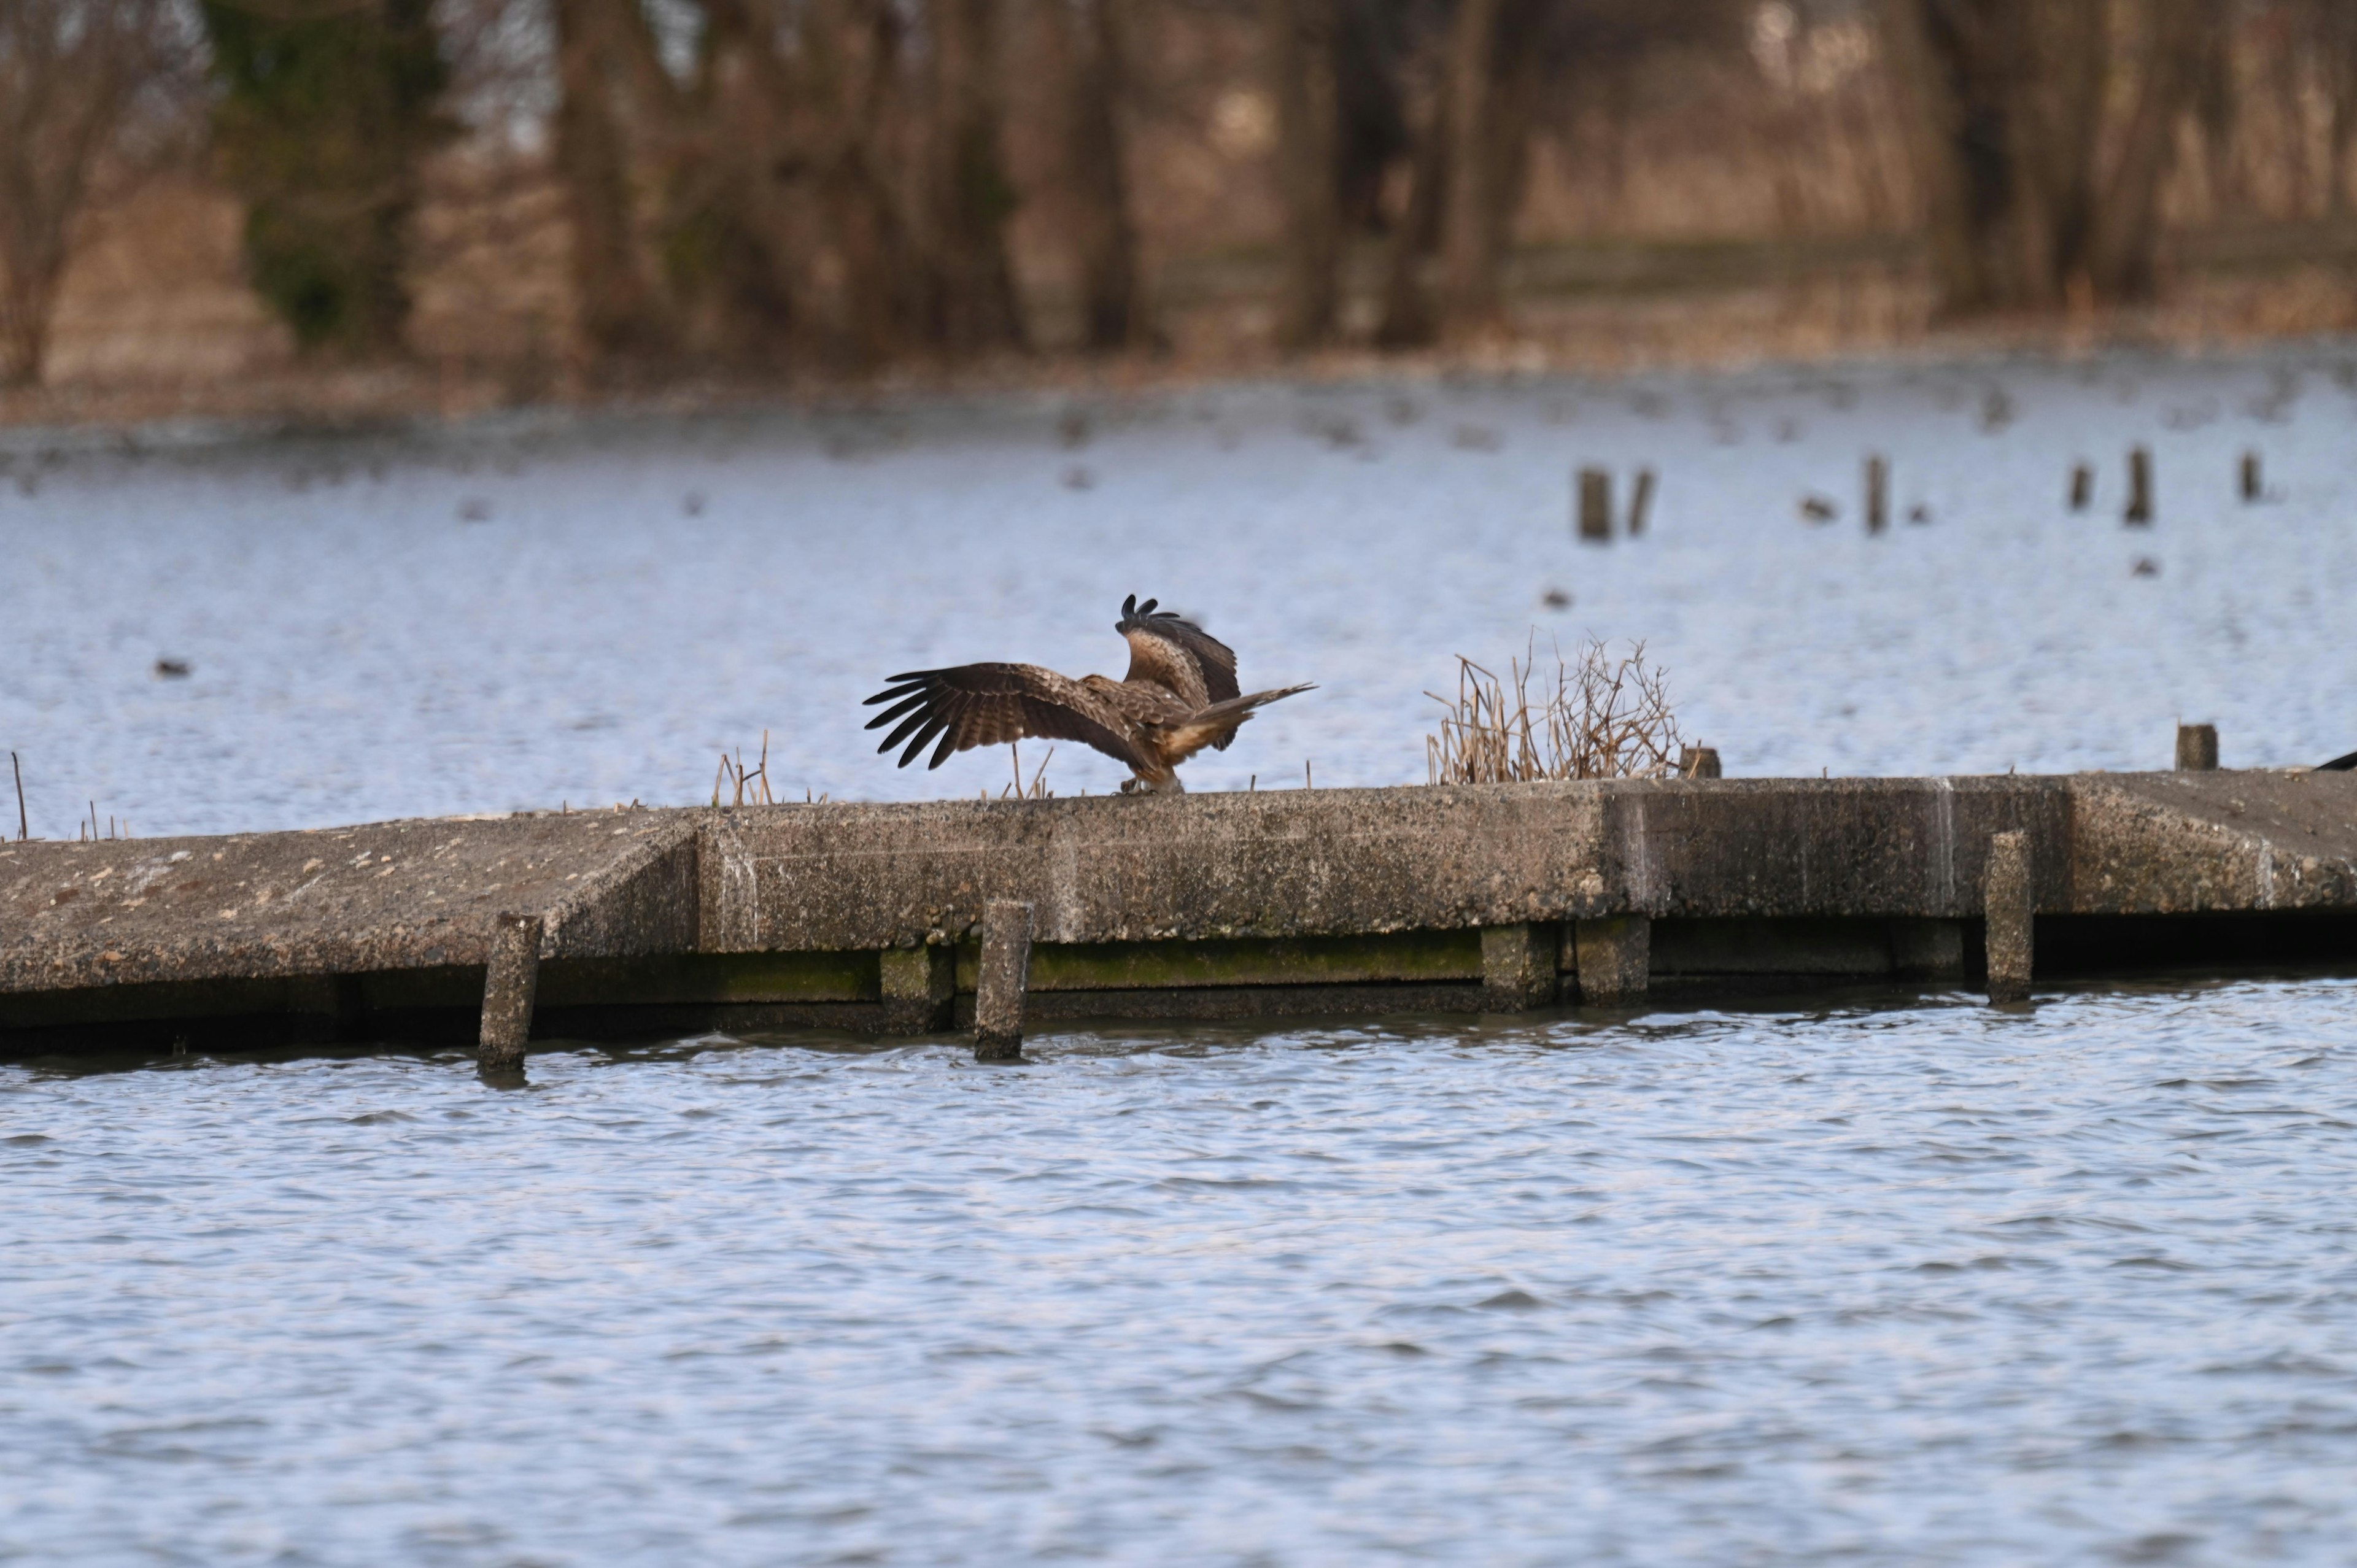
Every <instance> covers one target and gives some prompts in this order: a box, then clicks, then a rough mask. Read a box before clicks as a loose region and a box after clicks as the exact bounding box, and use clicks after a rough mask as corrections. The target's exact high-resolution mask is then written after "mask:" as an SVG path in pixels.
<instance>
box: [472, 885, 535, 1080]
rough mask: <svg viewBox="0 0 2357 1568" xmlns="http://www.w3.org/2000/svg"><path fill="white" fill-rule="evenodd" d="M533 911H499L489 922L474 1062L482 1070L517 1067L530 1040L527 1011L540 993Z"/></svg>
mask: <svg viewBox="0 0 2357 1568" xmlns="http://www.w3.org/2000/svg"><path fill="white" fill-rule="evenodd" d="M542 929H543V924H542V921H541V918H540V917H539V916H538V915H501V916H500V917H499V918H498V919H496V920H495V921H493V922H492V925H491V946H490V958H489V960H488V961H486V963H485V964H484V966H483V1025H482V1033H481V1035H480V1036H479V1039H478V1042H477V1045H476V1049H475V1060H476V1062H477V1064H478V1065H479V1067H480V1068H481V1069H482V1070H483V1071H485V1072H487V1073H513V1072H520V1071H522V1069H523V1053H524V1046H525V1044H526V1042H528V1041H529V1040H531V1038H532V1009H533V1002H534V1001H535V1000H536V999H537V998H538V996H539V994H540V938H541V931H542Z"/></svg>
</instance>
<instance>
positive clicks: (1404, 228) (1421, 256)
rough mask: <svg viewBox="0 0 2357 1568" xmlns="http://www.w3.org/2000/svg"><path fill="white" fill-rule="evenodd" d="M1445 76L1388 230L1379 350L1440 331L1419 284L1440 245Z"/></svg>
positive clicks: (1417, 343) (1415, 344) (1419, 341)
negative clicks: (1403, 200)
mask: <svg viewBox="0 0 2357 1568" xmlns="http://www.w3.org/2000/svg"><path fill="white" fill-rule="evenodd" d="M1448 119H1449V116H1448V76H1447V73H1446V72H1444V73H1443V74H1442V77H1441V81H1440V87H1439V91H1437V93H1435V94H1434V102H1433V104H1432V109H1431V118H1430V122H1429V123H1428V124H1425V125H1423V126H1421V127H1419V128H1418V130H1417V132H1416V134H1415V140H1414V144H1413V145H1414V146H1415V156H1414V157H1413V158H1412V159H1411V161H1410V165H1409V170H1408V188H1407V210H1406V212H1405V213H1404V214H1402V215H1401V218H1400V221H1399V226H1398V227H1397V228H1396V229H1394V230H1393V231H1392V242H1391V247H1390V252H1389V253H1388V254H1387V255H1386V256H1385V258H1384V263H1383V315H1382V316H1381V317H1380V318H1379V319H1378V321H1377V323H1376V326H1375V343H1376V345H1377V347H1379V348H1384V349H1413V348H1419V347H1422V346H1423V345H1425V344H1427V343H1430V342H1431V341H1432V340H1433V339H1434V338H1436V337H1437V336H1438V335H1439V329H1440V327H1439V323H1438V321H1437V320H1436V319H1435V318H1434V313H1433V306H1432V300H1431V298H1430V297H1429V295H1427V293H1426V289H1425V286H1424V264H1425V261H1426V258H1427V257H1429V256H1430V255H1431V254H1432V252H1433V251H1434V249H1435V248H1436V247H1437V246H1438V244H1439V243H1440V221H1441V213H1442V211H1443V209H1444V207H1445V206H1446V201H1445V198H1446V195H1447V189H1448V161H1449V160H1448Z"/></svg>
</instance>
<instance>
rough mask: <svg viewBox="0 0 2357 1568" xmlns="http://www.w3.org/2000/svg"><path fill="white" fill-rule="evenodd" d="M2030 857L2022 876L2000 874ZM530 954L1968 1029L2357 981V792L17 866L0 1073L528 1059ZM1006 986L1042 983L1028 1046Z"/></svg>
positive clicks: (567, 960) (791, 820) (550, 1008)
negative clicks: (2244, 977) (1899, 989)
mask: <svg viewBox="0 0 2357 1568" xmlns="http://www.w3.org/2000/svg"><path fill="white" fill-rule="evenodd" d="M2009 833H2018V834H2020V835H2021V839H2020V843H2022V845H2023V849H2024V852H2025V856H2024V860H2023V863H2022V868H2021V869H2020V870H2019V871H2018V872H2016V871H2013V870H2011V869H2008V868H2007V865H2004V864H1996V863H1997V862H1998V860H1999V856H1998V854H1997V852H1996V851H1995V850H1994V849H1993V847H1992V846H1993V844H1994V843H1996V841H1997V840H1998V838H1999V837H2000V835H2005V834H2009ZM1993 869H1994V870H1995V872H1996V880H1995V886H1996V895H1997V897H1996V904H1995V905H1992V904H1990V903H1988V902H1987V901H1986V900H1987V899H1988V898H1989V897H1992V895H1991V894H1990V892H1989V889H1990V887H1991V874H1992V870H1993ZM2008 878H2012V880H2011V881H2008ZM2024 885H2026V886H2027V889H2028V897H2027V898H2026V900H2021V901H2010V902H2009V901H2008V900H2010V899H2011V895H2010V894H2009V893H2007V891H2006V890H2007V888H2009V887H2013V886H2024ZM1004 901H1012V902H1015V903H1019V904H1028V905H1029V906H1031V909H1032V914H1031V920H1030V928H1029V949H1028V964H1027V965H1023V966H1020V967H1019V968H1009V969H1006V970H997V969H994V962H993V961H988V960H987V959H986V953H995V952H999V951H1002V950H1011V949H995V948H992V947H991V946H990V944H989V943H987V942H986V941H985V935H986V928H987V926H988V920H987V918H986V915H985V907H986V906H988V905H990V904H993V903H997V902H1004ZM2016 909H2018V910H2020V911H2026V913H2023V914H2021V916H2020V918H2018V919H2016V920H2015V923H2014V925H2013V926H2010V927H2008V926H2007V925H2006V924H2005V921H2006V920H2007V919H2008V918H2013V917H2012V916H2011V915H2008V914H2007V913H2006V911H2008V910H2016ZM501 914H511V915H514V916H518V917H522V918H533V917H536V918H539V920H540V921H541V933H540V936H539V938H538V940H537V942H536V943H535V944H533V946H534V947H535V948H536V950H537V955H538V963H537V970H536V980H535V982H534V994H533V998H532V1004H531V1007H530V1010H529V1013H528V1017H529V1025H528V1028H529V1033H530V1036H531V1037H532V1038H533V1039H549V1038H571V1039H587V1038H614V1037H619V1038H659V1037H663V1036H677V1035H680V1034H684V1033H693V1032H698V1031H703V1030H708V1029H725V1030H728V1031H732V1032H737V1033H748V1032H750V1033H756V1034H771V1033H775V1032H779V1031H791V1030H802V1029H818V1030H824V1031H830V1032H832V1033H834V1034H836V1035H861V1036H873V1035H877V1034H891V1035H915V1034H929V1033H935V1032H942V1031H946V1030H950V1029H957V1028H973V1029H975V1030H976V1031H977V1033H982V1032H984V1030H985V1026H987V1029H988V1031H989V1032H990V1033H992V1035H993V1036H994V1037H996V1036H997V1035H1000V1034H1011V1035H1013V1036H1017V1037H1019V1036H1021V1035H1022V1034H1023V1033H1024V1032H1026V1031H1027V1030H1028V1031H1030V1032H1032V1033H1035V1034H1036V1033H1037V1032H1038V1030H1039V1028H1040V1027H1042V1026H1046V1025H1050V1024H1055V1023H1060V1022H1062V1021H1065V1020H1070V1019H1076V1018H1166V1019H1183V1018H1245V1017H1254V1016H1277V1015H1361V1016H1365V1015H1383V1014H1445V1013H1477V1012H1484V1011H1487V1012H1500V1011H1512V1010H1515V1009H1517V1008H1520V1009H1524V1010H1527V1009H1531V1008H1544V1007H1547V1006H1552V1005H1567V1006H1577V1005H1599V1006H1601V1005H1610V1006H1624V1005H1631V1004H1639V1003H1641V1004H1644V1005H1649V1006H1663V1005H1677V1004H1681V1003H1682V1002H1684V1001H1685V1000H1687V999H1692V998H1699V997H1710V996H1716V997H1724V996H1727V995H1731V994H1732V995H1740V994H1745V993H1768V992H1793V991H1798V990H1804V989H1808V988H1813V987H1823V986H1828V985H1850V984H1857V983H1877V984H1889V985H1932V986H1939V987H1944V988H1953V987H1956V986H1961V985H1975V984H1977V983H1979V982H1980V981H1981V980H1982V979H1983V978H1984V976H1985V975H1992V974H1993V975H1994V983H2011V977H2013V976H2014V975H2016V974H2020V975H2022V976H2023V977H2024V978H2025V979H2026V975H2027V969H2026V960H2025V961H2024V965H2016V964H2015V962H2014V961H2013V960H2012V959H2011V958H2010V957H2008V956H2007V954H2009V953H2010V952H2012V951H2013V948H2011V947H2009V946H2008V945H2007V944H2008V943H2009V942H2011V941H2012V940H2013V939H2012V937H2011V936H2009V935H2008V934H2007V933H2008V932H2009V931H2022V932H2025V933H2026V934H2027V936H2028V939H2029V942H2030V944H2031V945H2032V946H2033V947H2034V951H2035V955H2036V964H2037V974H2038V978H2039V980H2040V983H2041V984H2046V983H2056V982H2057V980H2058V978H2067V977H2070V976H2073V975H2088V974H2106V973H2121V972H2141V973H2151V972H2170V971H2178V970H2187V971H2198V970H2203V969H2214V968H2216V967H2218V966H2221V965H2234V966H2249V965H2258V966H2268V965H2273V966H2277V967H2281V966H2286V965H2304V966H2305V965H2318V964H2322V965H2328V966H2330V965H2342V966H2346V967H2347V968H2348V970H2349V972H2352V973H2357V774H2350V773H2339V772H2261V771H2243V772H2233V771H2224V770H2204V771H2181V772H2180V771H2172V772H2166V773H2145V774H2080V775H2071V776H2064V777H2052V778H2029V777H2023V778H2015V777H2012V776H2000V777H1996V778H1952V779H1829V780H1825V779H1713V778H1705V777H1697V778H1684V779H1660V780H1650V781H1641V780H1628V779H1621V780H1598V781H1588V782H1570V783H1552V784H1512V785H1481V786H1440V787H1435V788H1427V787H1417V788H1405V789H1318V790H1314V791H1311V790H1298V789H1296V790H1282V791H1262V792H1258V793H1244V794H1214V793H1203V794H1195V795H1186V796H1168V797H1166V796H1150V797H1145V798H1137V797H1117V798H1105V797H1095V798H1087V799H1078V800H1024V801H1017V800H996V801H978V800H963V801H953V800H944V801H933V802H926V803H921V804H904V805H892V804H864V805H863V804H834V805H791V806H774V807H770V806H762V807H744V808H737V809H727V808H723V809H716V810H705V809H691V810H679V811H622V812H611V813H603V814H581V813H574V814H569V815H559V814H556V813H545V814H540V815H533V816H517V817H506V816H502V817H497V818H489V819H479V820H430V821H417V822H384V823H376V824H371V825H366V826H360V827H350V828H338V829H332V830H325V831H317V832H285V833H260V834H234V835H228V836H223V837H214V838H184V839H152V840H135V841H116V842H113V843H5V844H0V1056H5V1057H13V1058H25V1057H32V1056H39V1055H44V1054H48V1053H55V1052H65V1053H85V1052H90V1051H96V1050H105V1049H110V1048H123V1049H128V1050H150V1049H168V1048H170V1047H171V1046H172V1044H173V1043H174V1042H175V1041H178V1040H185V1041H187V1042H188V1044H189V1046H190V1047H191V1048H206V1049H212V1048H247V1047H259V1046H304V1045H308V1044H315V1043H328V1042H333V1041H339V1040H340V1041H345V1042H386V1043H404V1044H418V1043H448V1044H453V1045H458V1044H464V1045H468V1046H474V1047H481V1046H484V1045H491V1046H494V1047H496V1048H497V1049H500V1050H507V1049H511V1048H513V1047H512V1044H511V1042H512V1039H513V1036H514V1034H515V1032H516V1031H515V1026H512V1025H503V1024H501V1023H500V1019H502V1018H511V1017H512V1016H513V1012H512V1005H513V1004H512V1001H511V1002H510V1003H508V1004H505V1005H506V1006H507V1008H508V1009H509V1010H508V1011H502V1004H500V998H501V997H503V996H505V997H509V998H513V997H514V996H516V995H517V994H519V991H520V988H519V987H518V986H517V985H515V984H512V983H507V982H503V981H501V980H500V978H499V976H498V974H497V973H495V971H498V970H499V969H500V962H501V960H500V956H499V955H500V950H501V948H500V940H501V937H500V934H501V932H502V931H503V930H505V929H513V928H507V927H503V926H502V924H501V923H500V920H499V918H498V917H500V915H501ZM1993 922H1994V923H1995V929H1992V923H1993ZM508 940H516V941H518V942H519V943H520V942H521V939H520V937H516V938H510V939H508ZM2029 950H2030V949H2029V948H2024V949H2023V951H2025V952H2027V951H2029ZM510 951H511V954H512V955H513V956H514V957H517V958H520V957H521V946H519V947H517V948H515V949H511V950H510ZM1550 955H1551V961H1552V965H1553V968H1552V972H1550V968H1549V964H1550ZM985 971H991V972H1011V973H1019V974H1020V976H1021V982H1020V984H1019V987H1017V988H1016V994H1017V996H1018V997H1019V1000H1018V1001H1017V1004H1016V1007H1015V1010H1014V1012H1013V1014H1012V1019H1011V1023H1010V1022H1008V1021H1007V1019H1006V1015H1005V1013H1004V1012H1003V1011H1002V1010H999V1009H998V1008H997V1001H998V999H1001V998H1004V997H1006V995H1007V994H1008V990H1007V988H1006V987H1004V986H998V985H996V983H989V984H986V983H985ZM1993 988H1994V985H1993ZM487 1003H488V1004H491V1005H490V1006H489V1007H488V1008H487ZM986 1004H987V1005H986ZM487 1024H488V1025H489V1027H487Z"/></svg>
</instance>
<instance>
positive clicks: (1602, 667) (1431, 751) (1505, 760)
mask: <svg viewBox="0 0 2357 1568" xmlns="http://www.w3.org/2000/svg"><path fill="white" fill-rule="evenodd" d="M1537 652H1538V650H1537V639H1536V637H1535V635H1534V637H1533V639H1532V643H1531V646H1530V647H1529V648H1528V649H1527V650H1525V652H1524V656H1523V658H1521V659H1518V660H1512V661H1511V662H1510V663H1509V664H1508V665H1507V671H1508V678H1507V679H1506V680H1503V681H1501V680H1500V679H1499V678H1498V677H1497V676H1496V675H1495V674H1493V673H1492V672H1491V671H1489V670H1487V669H1484V668H1483V667H1482V666H1480V665H1479V664H1476V663H1474V662H1473V660H1470V659H1468V658H1466V657H1465V656H1464V655H1463V654H1458V657H1457V696H1456V698H1455V700H1454V701H1451V700H1450V699H1449V698H1447V697H1444V696H1442V695H1440V694H1439V693H1437V692H1427V693H1425V695H1426V696H1428V697H1430V698H1431V699H1432V700H1433V701H1434V702H1436V703H1439V704H1440V705H1441V706H1442V707H1443V708H1445V709H1447V710H1448V712H1447V713H1446V714H1444V715H1443V716H1442V718H1441V721H1440V731H1439V733H1438V734H1437V735H1432V736H1426V738H1425V762H1426V768H1427V769H1428V770H1429V772H1430V775H1431V781H1432V782H1433V783H1435V784H1525V783H1533V782H1535V781H1538V780H1541V779H1662V778H1667V777H1669V776H1670V775H1672V774H1674V773H1675V772H1676V771H1677V769H1678V754H1679V749H1680V747H1681V746H1683V745H1684V736H1682V735H1681V734H1680V733H1679V731H1678V723H1677V715H1676V714H1674V712H1673V711H1672V709H1671V705H1670V692H1669V678H1668V676H1667V674H1666V672H1664V671H1662V670H1661V669H1659V668H1657V667H1653V666H1649V665H1647V664H1646V662H1645V645H1644V644H1643V643H1641V642H1639V643H1634V644H1632V645H1631V649H1630V651H1629V653H1628V655H1627V657H1625V658H1620V659H1615V658H1614V657H1613V656H1612V652H1611V650H1610V649H1609V647H1608V646H1607V645H1606V644H1605V643H1604V642H1603V641H1602V640H1601V639H1597V638H1590V639H1588V640H1587V642H1585V643H1583V644H1582V645H1581V646H1580V648H1579V650H1578V655H1577V659H1576V660H1569V661H1567V660H1565V658H1564V656H1563V652H1562V650H1560V649H1557V650H1555V685H1554V688H1553V690H1551V691H1550V690H1547V689H1546V688H1544V687H1542V688H1541V689H1540V691H1539V692H1538V693H1537V694H1536V696H1535V697H1534V694H1533V693H1532V691H1531V683H1532V682H1533V680H1534V678H1535V677H1536V676H1537V669H1536V666H1537V663H1538V659H1537Z"/></svg>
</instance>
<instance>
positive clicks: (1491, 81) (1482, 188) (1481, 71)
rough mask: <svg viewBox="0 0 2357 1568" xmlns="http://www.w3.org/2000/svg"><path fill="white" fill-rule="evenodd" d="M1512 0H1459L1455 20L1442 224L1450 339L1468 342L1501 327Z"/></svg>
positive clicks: (1444, 317) (1444, 307)
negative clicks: (1505, 25) (1500, 121)
mask: <svg viewBox="0 0 2357 1568" xmlns="http://www.w3.org/2000/svg"><path fill="white" fill-rule="evenodd" d="M1504 10H1505V0H1458V5H1457V15H1456V16H1455V17H1453V18H1452V19H1451V21H1450V25H1449V30H1448V66H1447V70H1448V96H1447V105H1448V112H1447V116H1446V118H1445V119H1441V120H1440V122H1439V124H1441V125H1443V126H1445V127H1446V133H1447V134H1446V142H1447V146H1448V155H1447V156H1448V181H1447V192H1446V195H1445V196H1444V198H1443V200H1442V208H1443V212H1444V216H1443V218H1442V220H1441V226H1440V277H1441V281H1440V320H1441V331H1442V333H1443V335H1444V336H1446V337H1448V338H1455V339H1458V340H1464V339H1468V338H1480V337H1482V336H1485V335H1487V334H1490V333H1492V332H1494V331H1496V330H1497V329H1498V328H1499V327H1500V326H1501V325H1502V322H1503V311H1502V309H1501V306H1500V305H1499V300H1498V243H1497V242H1498V231H1497V225H1496V223H1495V222H1494V221H1492V218H1491V214H1492V212H1493V211H1494V209H1496V207H1497V205H1498V193H1497V192H1496V191H1495V190H1494V189H1493V188H1492V184H1493V182H1494V180H1495V178H1496V177H1497V175H1498V174H1499V172H1500V171H1499V169H1498V166H1497V159H1496V157H1495V156H1494V149H1493V148H1492V146H1491V139H1492V136H1493V134H1494V129H1493V124H1492V123H1493V120H1494V118H1495V115H1496V113H1497V105H1496V103H1495V102H1494V98H1495V96H1496V95H1495V92H1494V91H1493V89H1494V87H1495V85H1496V77H1497V70H1496V62H1497V57H1498V47H1499V29H1500V24H1501V16H1502V14H1503V12H1504Z"/></svg>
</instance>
